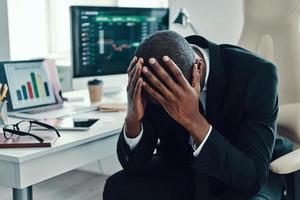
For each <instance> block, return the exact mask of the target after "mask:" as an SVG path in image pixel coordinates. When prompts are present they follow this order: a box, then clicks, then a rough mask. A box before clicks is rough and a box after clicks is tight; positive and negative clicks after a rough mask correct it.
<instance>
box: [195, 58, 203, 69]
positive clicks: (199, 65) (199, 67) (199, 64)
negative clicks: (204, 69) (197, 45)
mask: <svg viewBox="0 0 300 200" xmlns="http://www.w3.org/2000/svg"><path fill="white" fill-rule="evenodd" d="M202 62H203V61H202V59H201V58H197V59H196V62H195V63H196V64H197V69H198V70H201V65H202Z"/></svg>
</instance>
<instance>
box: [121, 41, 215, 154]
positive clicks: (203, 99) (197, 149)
mask: <svg viewBox="0 0 300 200" xmlns="http://www.w3.org/2000/svg"><path fill="white" fill-rule="evenodd" d="M192 46H193V47H194V48H197V49H198V50H199V51H200V52H201V53H202V55H203V58H204V61H205V63H206V77H205V85H204V87H203V89H202V91H201V94H200V101H201V103H202V105H203V109H204V113H205V112H206V91H207V80H208V76H209V69H210V62H209V61H210V60H209V51H208V49H203V48H201V47H199V46H196V45H192ZM123 130H124V129H123ZM211 130H212V127H211V125H209V130H208V133H207V134H206V136H205V138H204V139H203V141H202V142H201V144H200V145H199V146H198V147H197V146H196V145H195V140H194V138H193V137H192V136H191V137H190V141H189V143H190V145H191V146H192V147H193V149H194V152H193V155H194V156H195V157H197V156H198V155H199V153H200V152H201V149H202V148H203V146H204V144H205V142H206V141H207V139H208V137H209V135H210V133H211ZM143 132H144V131H143V124H141V132H140V133H139V135H138V136H137V137H135V138H128V137H127V136H126V133H125V130H124V133H123V134H124V138H125V141H126V143H127V144H128V146H129V149H130V150H133V149H134V148H135V147H136V146H137V145H138V143H139V142H140V140H141V138H142V135H143Z"/></svg>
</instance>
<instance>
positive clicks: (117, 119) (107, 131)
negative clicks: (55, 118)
mask: <svg viewBox="0 0 300 200" xmlns="http://www.w3.org/2000/svg"><path fill="white" fill-rule="evenodd" d="M80 117H87V118H93V117H95V118H96V117H97V118H100V120H99V121H98V122H96V123H95V124H94V125H93V126H92V127H91V128H90V130H88V131H59V132H60V134H61V137H60V138H59V139H58V140H57V141H56V142H55V144H54V146H53V147H51V148H15V149H14V148H8V149H0V160H2V161H9V162H14V163H21V162H24V161H27V160H30V159H35V158H37V157H40V156H44V155H47V154H50V153H54V152H56V151H62V150H64V149H67V148H71V147H73V146H76V145H81V144H84V143H88V142H91V141H94V140H98V139H101V138H104V137H107V136H111V135H112V134H116V133H118V132H119V131H120V130H121V128H122V125H123V123H124V117H125V113H124V112H117V113H100V112H98V111H95V112H91V113H84V114H81V115H80Z"/></svg>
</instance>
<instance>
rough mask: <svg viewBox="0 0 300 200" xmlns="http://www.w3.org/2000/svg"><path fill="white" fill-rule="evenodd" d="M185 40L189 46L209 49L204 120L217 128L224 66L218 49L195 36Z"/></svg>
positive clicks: (223, 83)
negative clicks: (193, 45)
mask: <svg viewBox="0 0 300 200" xmlns="http://www.w3.org/2000/svg"><path fill="white" fill-rule="evenodd" d="M186 40H187V41H188V42H189V43H191V44H195V45H198V46H199V47H202V48H208V49H209V59H210V72H209V77H208V81H207V96H206V119H207V120H208V122H209V123H210V124H211V125H212V126H217V121H218V119H219V111H220V106H221V103H222V96H223V94H224V86H225V78H224V66H223V62H222V57H221V51H220V47H219V46H218V45H217V44H214V43H212V42H209V41H208V40H206V39H204V38H203V37H200V36H196V35H194V36H189V37H187V38H186Z"/></svg>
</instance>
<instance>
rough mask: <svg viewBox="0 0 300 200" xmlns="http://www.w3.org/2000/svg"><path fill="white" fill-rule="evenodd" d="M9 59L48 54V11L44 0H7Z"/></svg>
mask: <svg viewBox="0 0 300 200" xmlns="http://www.w3.org/2000/svg"><path fill="white" fill-rule="evenodd" d="M7 5H8V25H9V42H10V56H11V59H30V58H37V57H45V56H47V55H48V15H47V13H48V11H47V4H46V1H44V0H22V1H20V0H8V1H7Z"/></svg>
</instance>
